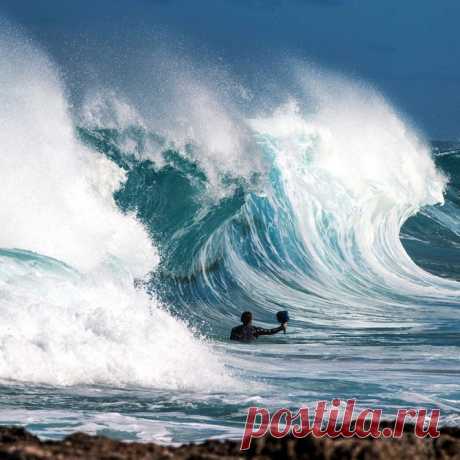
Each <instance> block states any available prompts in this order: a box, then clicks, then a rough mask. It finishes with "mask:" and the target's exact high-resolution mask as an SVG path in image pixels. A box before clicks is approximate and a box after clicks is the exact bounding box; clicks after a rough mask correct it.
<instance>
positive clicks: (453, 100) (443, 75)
mask: <svg viewBox="0 0 460 460" xmlns="http://www.w3.org/2000/svg"><path fill="white" fill-rule="evenodd" d="M0 13H4V15H6V16H7V17H9V18H12V19H13V20H14V21H15V22H16V23H18V24H20V25H22V26H23V28H24V29H25V30H26V31H28V33H29V34H30V35H31V36H33V37H34V39H35V40H36V41H37V42H39V43H40V44H41V45H42V47H43V48H45V49H46V50H47V51H48V52H49V53H50V54H51V55H52V56H53V57H54V59H55V60H56V61H57V62H58V64H59V65H60V66H61V67H62V69H64V72H67V73H71V74H72V75H75V76H76V79H80V80H84V79H85V78H87V74H88V68H90V67H91V68H92V69H94V68H97V67H98V66H101V69H102V68H103V69H104V73H105V74H107V73H109V72H110V66H111V64H113V65H114V69H115V68H116V64H117V63H116V61H117V59H118V58H117V51H119V52H120V55H121V54H123V59H125V57H126V54H131V55H132V56H133V66H134V65H135V64H134V63H135V62H136V59H135V55H136V54H137V53H145V52H146V51H147V50H149V51H151V52H154V49H155V47H156V46H157V45H158V43H159V42H161V41H163V42H166V44H167V46H170V47H173V48H175V49H182V50H183V51H184V52H186V53H189V52H190V50H194V52H195V53H196V55H200V56H203V55H210V56H213V57H214V58H215V59H217V60H219V62H223V63H225V66H227V67H228V68H229V69H231V71H232V72H236V73H240V74H241V75H243V78H257V72H258V71H260V70H259V69H264V72H267V71H268V72H270V71H271V70H270V69H271V68H272V69H273V70H272V72H273V73H276V72H278V71H279V68H278V67H276V66H275V65H273V67H271V63H272V62H273V63H275V62H279V60H280V59H283V58H289V57H294V58H297V59H305V60H308V61H313V62H315V63H318V64H320V65H322V66H325V67H327V68H329V69H332V70H334V71H338V72H340V73H344V74H346V75H351V76H356V77H360V78H363V79H365V80H368V81H370V82H372V83H373V84H375V85H376V86H377V87H378V88H380V89H381V90H382V91H383V93H384V94H385V95H386V96H387V97H388V98H389V99H390V100H392V101H393V102H394V103H395V104H396V106H397V107H399V108H400V109H401V110H402V111H403V112H404V113H406V114H408V116H409V117H410V118H411V119H412V120H413V121H414V122H415V123H416V125H418V126H419V127H420V128H421V129H422V130H423V131H424V132H425V133H426V134H427V135H428V136H430V137H433V138H444V139H446V138H453V139H458V138H460V35H459V32H458V19H459V18H460V2H458V0H442V1H434V0H405V1H401V0H399V1H396V0H385V1H374V0H367V1H364V0H349V1H345V0H195V1H191V0H110V1H109V0H93V1H87V0H80V1H76V2H67V1H62V0H60V1H57V0H35V1H30V0H27V1H26V0H2V3H1V5H0ZM119 59H121V56H120V57H119ZM131 71H132V70H131ZM85 72H86V76H85V75H84V74H85ZM80 73H81V75H79V74H80Z"/></svg>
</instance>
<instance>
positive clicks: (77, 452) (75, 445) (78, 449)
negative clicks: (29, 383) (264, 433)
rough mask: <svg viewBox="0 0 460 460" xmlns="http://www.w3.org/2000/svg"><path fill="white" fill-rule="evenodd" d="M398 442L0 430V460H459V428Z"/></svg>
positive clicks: (16, 428)
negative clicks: (198, 440) (175, 438)
mask: <svg viewBox="0 0 460 460" xmlns="http://www.w3.org/2000/svg"><path fill="white" fill-rule="evenodd" d="M406 428H407V430H406V432H405V433H404V436H403V437H402V439H358V438H351V439H343V438H342V439H340V438H338V439H329V438H322V439H315V438H312V437H307V438H304V439H293V438H284V439H274V438H271V437H266V438H262V439H255V440H253V443H252V445H251V448H250V449H249V450H248V451H245V452H242V451H240V444H239V442H236V441H228V440H227V441H215V440H213V441H207V442H205V443H203V444H188V445H183V446H180V447H170V446H161V445H157V444H153V443H136V442H132V443H128V442H121V441H115V440H112V439H109V438H106V437H102V436H90V435H87V434H83V433H75V434H73V435H71V436H69V437H67V438H65V439H63V440H62V441H42V440H40V439H39V438H38V437H36V436H34V435H32V434H31V433H29V432H28V431H26V430H25V429H24V428H20V427H0V459H1V460H38V459H60V460H93V459H104V460H124V459H130V460H131V459H132V460H140V459H142V460H148V459H180V460H186V459H188V460H200V459H206V460H214V459H216V460H217V459H219V460H225V459H260V460H262V459H277V460H282V459H286V460H287V459H293V460H294V459H305V460H341V459H348V460H355V459H356V460H380V459H381V460H393V459H394V460H406V459H407V460H424V459H433V460H434V459H441V460H444V459H456V460H460V428H444V429H442V430H441V436H440V437H439V438H436V439H418V438H416V437H415V435H414V434H413V433H411V429H410V427H406Z"/></svg>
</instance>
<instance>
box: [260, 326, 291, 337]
mask: <svg viewBox="0 0 460 460" xmlns="http://www.w3.org/2000/svg"><path fill="white" fill-rule="evenodd" d="M284 328H285V326H284V325H281V326H279V327H274V328H273V329H264V328H263V327H256V328H255V331H254V335H255V336H256V337H259V335H273V334H277V333H278V332H281V331H282V330H284Z"/></svg>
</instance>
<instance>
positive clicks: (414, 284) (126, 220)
mask: <svg viewBox="0 0 460 460" xmlns="http://www.w3.org/2000/svg"><path fill="white" fill-rule="evenodd" d="M0 42H1V46H0V177H1V180H0V184H1V187H0V190H1V192H0V193H1V199H0V222H1V225H0V424H2V425H5V424H20V425H25V426H26V427H27V429H29V430H31V431H32V432H34V433H36V434H38V435H40V436H42V437H44V438H50V439H58V438H62V437H63V436H65V435H67V434H69V433H72V432H74V431H76V430H80V431H85V432H88V433H98V434H105V435H109V436H112V437H115V438H119V439H127V440H141V441H151V440H154V441H158V442H163V443H182V442H187V441H201V440H204V439H209V438H238V437H240V436H241V434H242V428H243V424H244V420H245V415H246V411H247V408H248V407H249V406H254V405H256V406H265V407H269V408H272V409H275V408H280V407H289V408H292V409H296V408H298V407H299V406H301V405H308V406H314V404H315V402H316V401H318V400H331V399H332V398H341V399H343V400H345V399H347V398H356V399H357V400H358V403H359V405H360V406H361V407H378V408H383V409H384V415H387V416H388V417H391V416H392V415H393V414H394V411H395V410H396V409H397V408H401V407H404V408H405V407H414V406H415V407H427V408H434V407H439V408H440V409H441V414H442V419H441V421H442V423H443V424H457V425H458V424H459V423H460V385H459V377H460V375H459V374H460V315H459V312H460V285H459V283H458V281H459V280H460V198H459V186H460V145H458V144H456V143H455V142H439V141H438V142H436V141H432V142H430V141H429V140H427V139H426V138H425V136H424V135H423V133H420V132H419V131H417V129H416V128H415V127H413V126H412V124H411V123H409V122H407V120H406V119H405V117H404V116H403V115H401V114H400V113H399V112H398V111H397V110H396V109H395V108H394V107H393V106H392V104H391V103H390V102H388V101H387V100H386V99H385V97H384V96H383V95H381V94H380V93H379V92H378V90H376V89H374V88H372V86H371V85H368V84H363V83H362V82H359V81H354V80H352V79H348V78H346V77H341V76H340V77H339V76H336V75H328V74H326V75H321V76H318V75H317V73H315V72H310V71H308V70H305V71H302V70H299V69H296V71H295V73H296V74H297V75H299V74H300V75H301V77H299V82H298V85H297V91H294V92H292V94H290V95H289V97H285V95H284V94H283V95H280V97H279V99H280V102H279V104H276V105H272V106H270V107H266V108H265V109H264V110H252V111H251V110H249V111H247V112H244V111H239V110H236V109H235V110H233V109H234V107H233V106H232V107H233V108H228V107H229V105H228V97H227V98H226V99H225V101H221V100H220V99H219V98H218V96H216V95H215V94H214V93H213V92H212V91H211V90H207V89H206V88H203V87H201V86H197V84H196V82H195V83H192V82H186V84H185V83H184V82H183V81H182V82H181V83H180V85H179V90H178V92H177V98H175V99H171V101H170V102H171V107H170V111H171V113H173V112H174V114H175V115H174V116H173V117H171V118H172V119H174V120H175V121H176V122H177V123H176V124H175V125H174V127H171V126H168V127H165V126H164V124H163V125H162V124H161V123H160V124H158V125H155V124H154V123H152V122H150V121H147V120H146V119H144V118H143V117H142V115H140V112H139V110H138V109H137V108H136V107H133V106H132V105H130V104H129V103H128V102H127V101H126V100H123V99H122V98H119V97H118V95H117V93H116V92H110V91H109V92H103V93H102V95H101V94H93V93H91V94H90V95H88V96H87V97H86V98H85V99H84V103H83V104H82V105H81V106H80V107H78V108H76V107H75V106H74V105H73V103H71V102H70V99H69V94H68V89H67V87H66V81H67V80H68V78H69V76H66V75H61V73H60V70H59V69H58V68H57V66H56V65H55V64H54V63H53V62H52V61H51V60H50V58H49V57H47V56H46V54H45V53H44V52H43V51H41V50H40V49H38V48H37V47H36V46H35V45H34V44H33V43H32V42H31V41H30V40H26V39H24V38H22V37H21V36H20V35H19V34H16V33H8V34H5V33H3V32H2V34H1V36H0ZM190 88H193V91H192V93H193V94H192V96H193V97H188V96H189V94H188V92H187V91H188V89H190ZM230 105H231V104H230ZM247 105H249V106H250V105H251V103H250V101H248V102H247ZM160 125H162V126H160ZM248 309H249V310H251V311H252V312H253V314H254V317H255V323H256V324H258V325H260V326H265V327H273V326H276V321H275V313H276V312H277V311H279V310H288V311H289V313H290V317H291V321H290V323H289V328H288V333H287V334H285V335H284V334H278V335H276V336H273V337H265V338H260V339H258V341H257V343H256V344H250V345H246V344H237V343H231V342H230V341H229V340H228V336H229V331H230V329H231V328H232V327H233V326H235V325H237V324H238V323H239V317H240V314H241V312H242V311H244V310H248Z"/></svg>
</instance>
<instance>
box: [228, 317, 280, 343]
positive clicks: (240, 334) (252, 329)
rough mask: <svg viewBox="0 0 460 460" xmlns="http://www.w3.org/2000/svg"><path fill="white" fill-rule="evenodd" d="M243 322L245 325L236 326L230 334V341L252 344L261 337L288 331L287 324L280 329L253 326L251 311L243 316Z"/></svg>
mask: <svg viewBox="0 0 460 460" xmlns="http://www.w3.org/2000/svg"><path fill="white" fill-rule="evenodd" d="M241 322H242V323H243V324H242V325H240V326H236V327H234V328H233V329H232V333H231V334H230V340H237V341H239V342H252V341H254V340H255V339H257V337H259V335H273V334H277V333H278V332H281V331H286V327H287V323H283V324H282V325H281V326H279V327H274V328H273V329H264V328H262V327H256V326H253V325H252V313H251V312H250V311H245V312H244V313H243V314H242V315H241Z"/></svg>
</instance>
